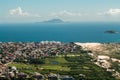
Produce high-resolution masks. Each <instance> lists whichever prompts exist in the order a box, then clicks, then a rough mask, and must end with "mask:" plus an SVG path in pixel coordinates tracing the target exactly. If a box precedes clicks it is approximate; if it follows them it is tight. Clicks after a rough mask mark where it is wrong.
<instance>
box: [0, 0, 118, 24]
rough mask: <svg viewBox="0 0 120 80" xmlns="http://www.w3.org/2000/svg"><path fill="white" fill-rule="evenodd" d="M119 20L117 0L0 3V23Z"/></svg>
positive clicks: (5, 0) (11, 0) (14, 0)
mask: <svg viewBox="0 0 120 80" xmlns="http://www.w3.org/2000/svg"><path fill="white" fill-rule="evenodd" d="M53 18H60V19H62V20H64V21H71V22H91V21H93V22H96V21H117V22H118V21H120V0H0V22H1V23H2V22H3V23H5V22H7V23H8V22H39V21H43V20H49V19H53Z"/></svg>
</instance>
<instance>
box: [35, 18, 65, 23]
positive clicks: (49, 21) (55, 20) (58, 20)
mask: <svg viewBox="0 0 120 80" xmlns="http://www.w3.org/2000/svg"><path fill="white" fill-rule="evenodd" d="M37 23H64V21H63V20H61V19H51V20H47V21H42V22H37Z"/></svg>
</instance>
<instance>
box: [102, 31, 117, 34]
mask: <svg viewBox="0 0 120 80" xmlns="http://www.w3.org/2000/svg"><path fill="white" fill-rule="evenodd" d="M104 33H109V34H117V33H119V32H117V31H114V30H107V31H105V32H104Z"/></svg>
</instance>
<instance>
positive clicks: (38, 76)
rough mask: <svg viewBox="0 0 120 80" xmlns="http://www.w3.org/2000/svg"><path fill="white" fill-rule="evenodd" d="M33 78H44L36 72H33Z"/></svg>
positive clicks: (40, 79) (38, 79)
mask: <svg viewBox="0 0 120 80" xmlns="http://www.w3.org/2000/svg"><path fill="white" fill-rule="evenodd" d="M32 77H33V78H35V79H37V80H43V79H44V76H43V75H42V74H40V73H38V72H34V73H33V75H32Z"/></svg>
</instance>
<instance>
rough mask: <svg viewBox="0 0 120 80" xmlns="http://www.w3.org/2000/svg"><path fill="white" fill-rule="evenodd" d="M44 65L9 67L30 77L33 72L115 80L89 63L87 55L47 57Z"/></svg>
mask: <svg viewBox="0 0 120 80" xmlns="http://www.w3.org/2000/svg"><path fill="white" fill-rule="evenodd" d="M44 61H45V63H44V64H24V63H11V64H9V66H16V67H17V69H18V71H20V72H25V73H27V74H29V75H31V74H32V73H33V72H39V73H41V74H44V75H45V74H49V73H51V72H52V73H57V74H60V75H71V76H73V77H74V78H75V79H76V80H79V78H81V76H80V75H81V74H82V75H85V78H86V79H87V80H115V79H114V78H113V77H112V76H111V75H112V74H111V73H110V72H106V71H105V70H104V69H103V68H100V67H98V66H97V65H95V64H94V63H93V62H92V61H91V57H89V56H88V55H87V54H85V53H84V54H80V55H79V56H78V55H76V56H73V55H71V56H70V54H69V56H67V55H66V56H63V57H60V56H59V57H47V58H44Z"/></svg>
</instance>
